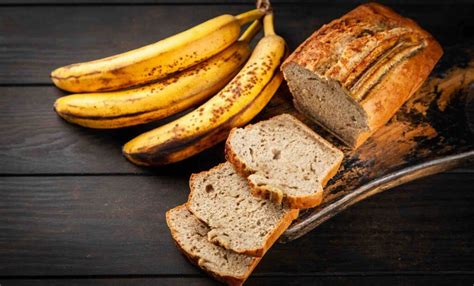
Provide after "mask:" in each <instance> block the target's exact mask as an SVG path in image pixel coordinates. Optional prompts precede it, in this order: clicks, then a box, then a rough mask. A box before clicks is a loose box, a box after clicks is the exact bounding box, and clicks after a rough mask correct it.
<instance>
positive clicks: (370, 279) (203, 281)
mask: <svg viewBox="0 0 474 286" xmlns="http://www.w3.org/2000/svg"><path fill="white" fill-rule="evenodd" d="M473 279H474V275H473V274H457V273H447V274H446V273H439V274H438V275H427V274H418V273H416V274H415V273H410V274H409V275H354V274H353V275H334V276H326V275H316V276H303V277H301V276H292V277H287V276H282V277H278V276H277V277H275V276H271V277H258V276H257V277H250V278H249V279H248V280H247V282H246V283H245V285H247V286H252V285H259V286H260V285H271V286H273V285H314V286H319V285H321V286H324V285H334V286H339V285H351V286H357V285H380V284H383V285H386V286H391V285H447V284H448V285H470V283H471V282H472V280H473ZM0 283H3V284H4V285H15V286H23V285H24V286H30V285H35V286H42V285H48V286H58V285H69V286H84V285H88V286H97V285H117V286H133V285H141V286H148V285H153V286H155V285H160V286H168V285H170V286H171V285H173V286H174V285H176V286H181V285H183V286H188V285H191V286H195V285H221V284H219V283H217V282H216V281H213V280H211V279H209V278H206V277H172V278H169V277H160V278H102V279H97V278H90V279H77V278H76V279H20V280H19V279H15V280H4V281H2V280H1V279H0Z"/></svg>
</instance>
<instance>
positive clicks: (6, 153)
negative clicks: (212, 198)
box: [0, 87, 474, 176]
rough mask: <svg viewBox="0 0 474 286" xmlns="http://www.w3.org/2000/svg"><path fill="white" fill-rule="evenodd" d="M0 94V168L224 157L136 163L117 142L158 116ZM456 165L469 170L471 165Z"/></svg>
mask: <svg viewBox="0 0 474 286" xmlns="http://www.w3.org/2000/svg"><path fill="white" fill-rule="evenodd" d="M0 94H1V96H0V160H1V163H0V174H4V175H5V174H6V175H13V174H16V175H18V174H77V173H79V174H102V173H114V174H143V173H145V174H153V173H158V174H169V175H174V176H188V175H189V174H190V172H198V171H200V170H205V169H209V168H210V167H212V166H214V165H215V164H217V163H218V162H223V161H224V160H225V159H224V152H223V144H220V145H218V146H216V147H214V148H211V149H210V150H207V151H205V152H203V153H201V154H199V155H197V156H194V157H192V158H190V159H188V160H185V161H183V162H181V163H178V164H173V165H170V166H165V167H160V168H155V169H147V168H139V167H137V166H135V165H133V164H131V163H130V162H128V161H127V160H126V159H125V158H124V157H123V156H122V154H121V147H122V145H123V144H124V143H125V142H127V141H128V140H130V139H132V138H133V137H134V136H136V135H138V134H140V133H142V132H144V131H146V130H149V129H151V128H153V127H156V126H158V125H160V124H161V123H163V121H160V122H157V123H153V124H148V125H146V126H142V127H132V128H127V129H124V130H115V131H104V130H91V129H87V128H82V127H79V126H74V125H71V124H68V123H66V122H65V121H63V120H62V119H61V118H59V117H58V116H57V115H56V113H55V112H54V111H53V108H52V106H53V103H54V100H55V99H56V98H57V97H58V96H60V95H61V92H60V91H58V90H57V89H56V88H54V87H0ZM269 108H270V109H271V108H273V107H272V106H270V107H269ZM168 120H169V119H168ZM458 171H460V172H473V171H474V166H466V167H465V168H464V169H461V170H458Z"/></svg>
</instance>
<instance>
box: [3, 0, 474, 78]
mask: <svg viewBox="0 0 474 286" xmlns="http://www.w3.org/2000/svg"><path fill="white" fill-rule="evenodd" d="M250 3H252V2H250ZM355 6H356V4H339V5H333V4H331V5H328V4H311V3H303V4H294V5H284V6H282V7H281V8H278V7H276V8H275V10H276V29H277V31H278V32H279V33H280V34H281V35H282V36H284V37H285V39H286V40H287V42H288V44H289V46H290V47H291V48H295V47H296V46H297V45H298V44H299V43H301V42H302V41H303V40H304V39H305V38H306V37H308V36H309V35H310V34H311V33H312V32H313V31H314V30H315V29H317V28H318V27H320V26H321V25H322V24H324V23H327V22H329V21H330V20H332V19H333V18H335V17H338V16H341V15H342V14H344V13H345V12H347V11H349V10H350V9H352V8H354V7H355ZM391 6H392V7H393V8H394V9H395V10H397V11H398V12H400V13H402V14H403V15H405V16H408V17H412V18H414V19H415V20H417V21H418V22H419V23H420V24H421V25H422V26H423V27H424V28H426V29H427V30H429V31H430V32H432V33H433V34H434V35H435V36H436V38H437V39H438V40H439V41H441V43H442V44H443V45H444V46H449V45H452V44H457V43H459V42H461V41H463V40H464V39H466V38H474V21H472V15H473V14H474V3H471V4H446V5H442V6H440V5H433V6H426V5H425V6H422V5H400V4H395V5H391ZM252 7H253V6H252V4H249V5H185V6H183V5H165V6H153V5H149V6H147V5H142V6H130V5H122V6H121V5H118V6H115V5H113V6H103V5H98V6H87V5H80V6H49V5H47V6H41V5H39V6H32V7H27V8H25V7H22V6H19V7H17V6H11V7H10V6H5V7H1V9H0V35H8V37H0V47H1V49H2V53H0V85H10V84H15V85H18V84H50V79H49V73H50V72H51V70H53V69H54V68H56V67H59V66H62V65H66V64H70V63H74V62H79V61H86V60H92V59H96V58H101V57H104V56H109V55H112V54H115V53H119V52H123V51H127V50H130V49H133V48H136V47H140V46H142V45H145V44H149V43H152V42H155V41H157V40H159V39H162V38H163V37H166V36H169V35H173V34H175V33H176V32H179V31H182V30H184V29H186V28H188V27H191V26H194V25H196V24H198V23H200V22H202V21H204V20H206V19H209V18H211V17H214V16H217V15H220V14H224V13H234V14H235V13H240V12H243V11H245V10H247V9H251V8H252ZM277 8H278V9H277ZM183 15H186V16H183ZM447 18H449V21H446V19H447ZM174 19H179V20H174ZM299 19H304V20H302V21H300V20H299ZM33 27H34V28H33Z"/></svg>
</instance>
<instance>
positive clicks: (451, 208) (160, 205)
mask: <svg viewBox="0 0 474 286" xmlns="http://www.w3.org/2000/svg"><path fill="white" fill-rule="evenodd" d="M473 184H474V177H473V176H472V175H460V174H441V175H438V176H435V177H430V178H426V179H423V180H419V181H416V182H413V183H411V184H408V185H405V186H402V187H399V188H396V189H394V190H393V191H391V192H387V193H386V194H384V195H383V196H376V197H373V198H370V199H368V200H367V201H365V202H364V203H362V204H360V205H356V206H354V207H352V208H351V209H349V210H347V211H346V212H344V213H342V214H341V215H339V216H337V217H335V218H334V219H333V220H331V221H329V222H327V223H325V224H323V225H321V226H320V227H319V228H318V229H317V231H313V232H311V233H309V234H308V235H306V236H304V237H302V238H301V239H298V240H296V241H294V242H292V243H289V244H277V245H275V246H274V247H272V249H271V250H270V251H269V252H268V253H267V255H266V256H265V258H264V259H263V261H262V262H261V263H260V265H259V266H258V267H257V269H256V271H255V273H256V274H257V275H273V274H278V273H280V274H285V275H303V274H304V275H306V274H308V275H313V274H317V273H339V272H344V273H348V272H364V273H371V272H390V273H398V272H406V271H426V272H429V273H433V272H437V271H472V269H474V260H473V259H472V257H474V234H473V232H472V229H473V227H474V225H473V222H474V209H473V208H472V201H473V200H474V192H472V185H473ZM187 195H188V187H187V183H186V180H185V178H176V177H172V176H169V175H166V176H164V175H163V176H85V177H84V176H58V177H54V176H49V177H0V197H1V198H2V200H0V261H1V263H0V276H24V275H39V276H45V275H62V276H67V275H121V274H128V275H198V274H200V272H199V271H198V270H197V269H196V268H195V267H193V266H192V265H191V264H189V263H188V262H187V261H186V260H185V259H184V258H183V257H182V256H181V255H180V254H179V252H178V250H177V249H176V247H175V246H174V245H173V243H172V241H171V238H170V235H169V231H168V229H167V227H166V225H165V222H164V213H165V211H166V210H168V209H169V208H171V207H174V206H176V205H178V204H181V203H183V202H184V201H185V200H186V198H187ZM401 202H403V203H401ZM302 249H305V250H306V251H301V250H302ZM302 265H304V267H301V266H302ZM6 285H8V284H6Z"/></svg>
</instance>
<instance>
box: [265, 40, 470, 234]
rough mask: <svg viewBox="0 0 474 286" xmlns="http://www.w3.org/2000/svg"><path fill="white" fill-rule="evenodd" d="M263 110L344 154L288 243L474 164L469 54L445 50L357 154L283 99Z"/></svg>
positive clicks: (292, 230)
mask: <svg viewBox="0 0 474 286" xmlns="http://www.w3.org/2000/svg"><path fill="white" fill-rule="evenodd" d="M287 98H288V97H287ZM267 110H268V111H270V113H280V110H282V111H284V112H288V113H293V114H295V115H296V116H298V117H300V118H301V119H302V120H303V121H305V122H306V123H307V124H308V125H310V126H312V127H313V129H315V130H316V131H317V132H318V133H319V134H323V137H325V138H326V139H331V141H332V142H333V143H334V144H336V145H337V146H339V148H340V149H342V150H343V152H344V160H343V162H342V165H341V168H340V169H339V171H338V173H337V174H336V175H335V176H334V178H332V179H331V180H330V181H329V183H328V185H327V186H326V187H325V189H324V192H325V195H324V199H323V202H322V203H321V205H319V206H318V207H316V208H314V209H311V210H306V211H304V212H302V213H300V216H299V218H298V219H297V220H296V221H295V222H294V223H293V224H292V226H291V227H290V228H289V229H288V230H287V231H286V232H285V234H284V235H283V237H282V240H283V241H288V240H292V239H296V238H298V237H300V236H302V235H304V234H305V233H307V232H308V231H310V230H312V229H313V228H315V227H317V226H318V225H319V224H321V223H323V222H324V221H326V220H328V219H330V218H331V217H333V216H334V215H336V214H338V213H339V212H341V211H343V210H345V209H346V208H347V207H349V206H350V205H352V204H355V203H357V202H359V201H361V200H363V199H365V198H367V197H368V196H371V195H374V194H376V193H379V192H382V191H384V190H388V189H390V188H392V187H394V186H396V185H400V184H403V183H405V182H408V181H410V180H414V179H416V178H419V177H423V176H429V175H432V174H436V173H439V172H442V171H445V170H449V169H452V168H455V167H457V166H460V165H463V164H470V165H471V164H472V163H474V49H472V47H470V46H469V47H468V48H462V47H453V48H450V49H447V50H446V51H445V55H444V58H443V59H442V60H441V61H440V62H439V64H438V65H437V67H436V68H435V70H434V71H433V73H432V75H431V77H430V79H428V80H427V81H426V82H425V84H424V85H423V86H422V87H421V88H420V90H419V91H418V92H417V93H416V94H415V95H414V96H413V97H412V98H410V99H409V100H408V101H407V102H406V103H405V105H404V106H403V107H402V108H401V109H400V110H399V111H398V112H397V113H396V115H395V116H394V117H393V118H392V119H391V120H390V122H389V123H387V124H386V125H385V126H383V127H381V128H380V129H379V130H377V132H375V133H374V134H373V135H372V137H371V138H369V140H367V141H366V142H365V143H364V144H363V145H362V146H361V147H359V148H358V149H357V150H351V149H350V148H346V147H345V146H342V145H341V144H340V143H339V142H338V141H337V140H335V139H334V138H332V136H330V135H329V134H326V133H327V132H324V131H323V130H321V128H319V127H318V126H316V125H315V124H313V123H312V122H310V121H309V120H307V119H306V118H304V117H302V116H301V115H300V114H298V113H297V112H296V110H294V108H293V106H292V105H291V103H289V102H286V101H285V99H284V98H283V97H282V100H281V103H280V105H278V104H277V103H276V101H274V106H273V108H270V109H267ZM262 116H265V115H262Z"/></svg>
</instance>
